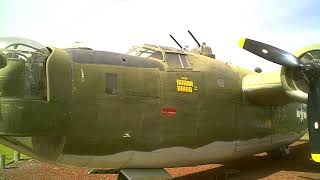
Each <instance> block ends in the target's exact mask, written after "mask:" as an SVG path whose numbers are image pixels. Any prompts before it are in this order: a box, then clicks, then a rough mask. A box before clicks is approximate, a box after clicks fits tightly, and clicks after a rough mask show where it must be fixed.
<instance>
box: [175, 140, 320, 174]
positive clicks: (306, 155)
mask: <svg viewBox="0 0 320 180" xmlns="http://www.w3.org/2000/svg"><path fill="white" fill-rule="evenodd" d="M226 169H235V170H239V172H238V173H234V174H232V173H231V174H230V175H229V176H228V177H229V179H262V178H276V179H277V178H279V177H283V175H284V174H282V173H285V174H290V177H295V178H299V179H300V178H304V179H318V178H320V173H319V165H318V164H317V163H315V162H313V161H312V160H311V159H310V151H309V143H308V141H298V142H296V143H294V144H293V146H292V147H291V154H290V155H289V156H288V157H286V158H283V159H281V160H271V159H270V158H269V156H268V155H267V154H266V153H261V154H257V155H254V156H250V157H245V158H240V159H237V160H233V161H229V162H226V163H224V164H223V166H218V167H216V168H211V169H207V170H204V171H200V172H196V173H191V174H188V175H185V176H180V177H176V178H174V180H188V179H214V178H218V179H226V175H225V173H223V172H226V171H227V170H226ZM169 172H170V170H169ZM275 174H277V175H275ZM284 178H286V176H284ZM287 178H288V177H287Z"/></svg>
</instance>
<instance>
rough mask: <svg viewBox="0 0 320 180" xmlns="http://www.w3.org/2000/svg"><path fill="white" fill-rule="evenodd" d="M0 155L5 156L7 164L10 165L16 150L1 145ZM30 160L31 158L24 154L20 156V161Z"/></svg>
mask: <svg viewBox="0 0 320 180" xmlns="http://www.w3.org/2000/svg"><path fill="white" fill-rule="evenodd" d="M0 155H5V156H6V164H10V163H11V162H12V161H13V158H14V150H13V149H10V148H8V147H6V146H4V145H2V144H0ZM28 158H29V157H28V156H26V155H24V154H20V159H28Z"/></svg>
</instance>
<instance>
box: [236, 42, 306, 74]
mask: <svg viewBox="0 0 320 180" xmlns="http://www.w3.org/2000/svg"><path fill="white" fill-rule="evenodd" d="M239 46H240V47H241V48H243V49H245V50H247V51H249V52H251V53H253V54H255V55H257V56H259V57H262V58H264V59H267V60H269V61H271V62H274V63H276V64H279V65H282V66H285V67H290V68H300V67H302V66H303V65H302V64H301V62H300V60H299V59H298V58H296V57H295V56H294V55H292V54H291V53H289V52H286V51H284V50H282V49H279V48H276V47H274V46H271V45H268V44H265V43H262V42H259V41H255V40H251V39H247V38H241V39H240V41H239Z"/></svg>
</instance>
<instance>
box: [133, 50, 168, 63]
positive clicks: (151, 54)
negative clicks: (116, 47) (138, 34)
mask: <svg viewBox="0 0 320 180" xmlns="http://www.w3.org/2000/svg"><path fill="white" fill-rule="evenodd" d="M127 54H129V55H131V56H139V57H144V58H155V59H159V60H163V55H162V53H161V52H160V51H154V50H151V49H146V48H133V49H130V50H129V51H128V53H127Z"/></svg>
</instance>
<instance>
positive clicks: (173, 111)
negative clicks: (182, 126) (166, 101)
mask: <svg viewBox="0 0 320 180" xmlns="http://www.w3.org/2000/svg"><path fill="white" fill-rule="evenodd" d="M161 114H163V115H166V116H175V115H176V114H177V110H176V109H175V108H162V109H161Z"/></svg>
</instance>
